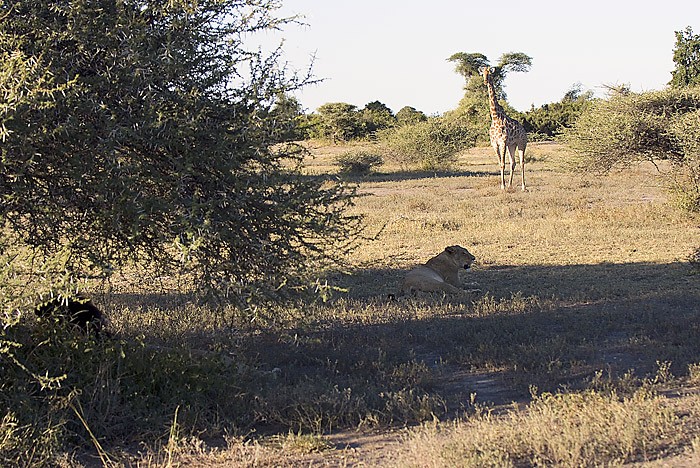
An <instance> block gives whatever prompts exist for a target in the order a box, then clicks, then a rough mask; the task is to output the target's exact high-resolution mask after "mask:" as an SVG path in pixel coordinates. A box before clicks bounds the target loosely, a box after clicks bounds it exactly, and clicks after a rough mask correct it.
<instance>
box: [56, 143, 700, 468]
mask: <svg viewBox="0 0 700 468" xmlns="http://www.w3.org/2000/svg"><path fill="white" fill-rule="evenodd" d="M309 146H310V150H311V154H312V157H309V158H308V159H307V161H306V164H305V167H306V169H305V171H306V173H307V174H308V176H309V177H338V175H337V166H335V164H334V161H335V159H334V158H335V156H336V155H337V154H338V153H339V152H342V151H344V150H346V149H347V148H343V147H333V146H325V145H321V144H310V145H309ZM567 151H568V150H567V149H566V148H565V147H563V146H561V145H559V144H555V143H542V144H531V145H530V147H529V149H528V160H527V162H526V171H527V172H526V182H527V185H528V189H529V190H528V191H527V192H524V193H523V192H521V191H520V190H519V189H517V190H509V191H507V192H505V193H504V192H502V191H501V190H500V189H499V186H498V167H497V164H496V158H495V155H494V154H493V153H492V150H491V148H487V147H478V148H474V149H472V150H470V151H468V152H466V153H464V154H461V155H460V157H459V159H458V162H457V164H456V165H455V167H454V169H453V170H451V171H448V172H444V173H432V172H430V173H428V172H425V173H423V172H413V171H406V170H405V169H404V168H402V167H398V166H392V165H391V164H387V165H384V166H381V167H379V168H377V169H376V170H375V171H374V172H372V173H370V174H368V175H364V176H344V177H346V178H347V179H348V181H349V182H351V183H355V184H357V186H358V193H359V196H358V198H357V199H356V204H355V206H354V207H353V208H352V210H353V211H354V213H355V214H357V215H361V216H363V217H364V221H363V222H364V224H365V238H364V239H363V240H362V241H360V245H359V246H358V248H357V249H356V250H354V251H353V253H351V254H350V255H348V256H347V258H346V260H345V263H344V264H343V265H339V266H337V267H333V268H329V269H328V270H327V271H326V273H325V276H324V281H323V284H324V285H325V284H327V287H326V288H321V291H320V294H319V295H320V296H323V297H324V298H325V299H326V300H325V301H321V300H318V301H317V302H315V303H312V304H309V303H297V304H296V305H290V306H285V307H284V308H280V309H277V310H275V311H274V313H271V314H269V315H265V314H262V313H261V314H260V315H251V316H250V317H248V318H247V319H246V318H242V317H240V316H235V317H234V316H232V317H228V318H227V317H222V316H220V315H216V316H215V315H210V314H209V313H208V312H207V309H206V308H202V307H199V306H197V305H194V304H192V303H189V302H187V300H186V298H185V299H183V298H181V297H180V298H179V297H178V296H177V294H175V295H173V297H172V298H171V299H167V300H166V299H163V298H162V297H160V298H158V299H155V298H154V299H149V296H148V295H144V294H141V293H139V292H133V293H130V294H126V293H121V294H105V295H103V296H101V297H99V300H100V301H101V303H102V304H105V307H106V309H107V310H108V311H109V312H110V313H111V315H110V318H111V325H112V328H113V330H114V331H115V333H116V335H117V336H119V337H120V338H121V339H122V340H125V342H131V343H133V342H140V343H146V344H147V345H142V346H143V347H142V349H143V350H144V351H136V352H144V356H147V359H150V360H151V361H149V362H152V363H154V364H155V365H158V362H156V361H157V360H158V359H161V360H162V362H164V363H166V364H167V362H168V360H170V361H172V360H182V362H186V363H190V364H187V366H185V367H186V368H187V369H189V370H185V369H183V370H182V375H183V379H192V381H193V382H194V383H193V385H192V387H190V388H191V391H192V393H193V394H195V395H201V396H200V397H198V398H197V399H210V400H211V399H218V402H217V403H216V405H211V404H204V403H197V402H196V401H195V402H190V403H188V404H189V405H190V410H191V409H192V408H208V409H207V411H202V412H200V413H198V414H190V415H189V416H188V415H187V414H186V413H187V411H186V410H187V408H186V407H185V406H186V405H185V404H184V403H183V407H182V408H179V410H180V413H177V412H175V414H173V415H172V417H171V419H170V420H169V423H166V424H163V422H162V421H155V420H154V424H155V426H156V429H154V430H156V431H157V430H161V431H162V434H163V435H162V440H163V442H162V443H161V444H160V445H159V446H160V449H158V448H157V447H156V448H153V447H150V448H144V447H139V446H138V444H136V445H133V444H132V445H131V446H129V447H122V448H120V449H119V450H117V449H109V448H103V449H101V450H97V452H99V453H101V454H102V459H101V460H100V459H99V458H97V457H96V456H94V457H92V456H87V455H85V456H76V457H73V458H71V457H70V456H69V457H67V458H66V463H67V464H68V463H74V464H75V463H83V464H86V465H91V464H97V465H102V464H104V465H106V466H120V465H125V466H201V467H218V466H251V467H252V466H255V467H263V466H269V467H272V466H387V467H409V466H416V467H419V466H420V467H443V466H455V467H457V466H459V467H485V466H493V467H508V466H512V467H519V466H557V467H559V466H561V467H587V466H622V465H625V466H645V467H657V466H688V467H689V466H696V465H697V464H698V463H700V392H699V390H700V289H699V288H698V280H699V279H700V276H698V275H700V264H698V258H697V249H698V247H700V220H699V219H698V218H697V217H693V216H689V215H688V214H687V213H684V212H681V211H679V210H678V209H677V208H675V207H674V206H673V205H672V204H671V203H669V202H668V200H667V192H666V191H665V189H664V187H663V182H662V179H661V178H660V177H659V175H658V171H657V169H656V168H655V167H654V166H652V165H649V166H647V165H638V166H635V167H633V168H632V169H630V170H627V171H624V172H619V173H611V174H608V175H594V174H586V175H581V174H580V173H576V172H572V171H571V170H570V169H569V165H568V160H569V156H568V152H567ZM660 169H661V170H663V169H664V168H663V166H662V167H661V168H660ZM517 170H518V171H519V170H520V168H519V167H518V169H517ZM518 176H519V174H517V173H516V180H517V177H518ZM454 244H460V245H462V246H464V247H466V248H468V249H469V250H470V252H471V253H473V254H474V255H475V256H476V259H477V260H476V263H475V264H474V266H473V267H472V269H471V270H470V271H468V272H463V277H462V279H463V281H464V282H478V283H479V285H480V286H479V287H480V288H481V292H480V293H478V294H464V295H463V296H460V297H443V296H436V295H433V296H421V297H416V298H406V299H400V300H397V301H389V300H388V299H387V296H388V294H390V293H394V292H396V290H397V288H398V287H399V285H400V281H401V278H402V276H403V275H404V274H405V272H406V271H407V270H408V269H410V268H411V267H412V266H414V265H415V264H418V263H423V262H425V261H426V260H427V259H429V258H430V257H432V256H434V255H436V254H437V253H439V252H440V251H442V250H443V249H444V248H445V247H446V246H448V245H454ZM133 304H141V305H139V306H134V305H133ZM246 320H248V321H250V320H253V321H255V323H254V324H251V323H250V322H248V325H246ZM154 349H155V350H160V351H161V354H163V355H166V356H168V357H155V356H157V354H158V353H157V352H154V351H153V350H154ZM145 350H148V351H145ZM175 350H177V352H176V351H175ZM178 362H179V361H178ZM192 368H196V369H197V372H199V374H197V375H200V377H197V376H196V375H195V376H192V375H191V369H192ZM195 374H196V372H195ZM222 380H223V381H225V382H226V383H222ZM231 381H235V383H234V384H231ZM177 388H179V387H177ZM188 398H189V397H188ZM164 401H165V400H164ZM168 401H169V400H168ZM188 401H189V400H188ZM198 404H199V405H200V406H197V405H198ZM195 413H196V412H195ZM170 414H172V411H171V413H170ZM178 418H179V419H178ZM186 418H190V419H191V418H195V419H197V418H199V419H200V420H205V421H206V424H203V426H205V427H206V428H207V430H203V431H201V432H200V433H198V434H181V433H179V432H178V430H179V425H180V423H181V422H184V421H185V420H186ZM232 420H233V422H232ZM158 424H160V426H159V425H158ZM195 425H196V424H195ZM199 425H200V426H202V424H201V421H200V424H199ZM158 427H160V428H161V429H158ZM236 428H238V429H236ZM88 440H89V438H88V439H86V444H87V441H88ZM71 460H72V461H71ZM98 460H100V461H98Z"/></svg>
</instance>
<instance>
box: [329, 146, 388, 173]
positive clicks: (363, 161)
mask: <svg viewBox="0 0 700 468" xmlns="http://www.w3.org/2000/svg"><path fill="white" fill-rule="evenodd" d="M335 162H336V163H337V164H338V165H339V166H340V170H341V172H345V173H350V174H367V173H368V172H369V171H370V170H371V169H372V168H373V167H376V166H380V165H382V163H384V159H383V158H382V155H381V154H379V153H376V152H373V151H367V150H352V151H346V152H344V153H341V154H339V155H337V156H336V157H335Z"/></svg>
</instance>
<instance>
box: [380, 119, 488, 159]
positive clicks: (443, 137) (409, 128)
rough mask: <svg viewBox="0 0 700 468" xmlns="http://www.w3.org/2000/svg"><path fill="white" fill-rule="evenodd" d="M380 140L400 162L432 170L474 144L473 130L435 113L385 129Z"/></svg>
mask: <svg viewBox="0 0 700 468" xmlns="http://www.w3.org/2000/svg"><path fill="white" fill-rule="evenodd" d="M383 141H384V144H385V145H386V147H387V149H388V151H389V155H390V157H391V158H392V159H393V160H395V161H396V162H398V163H399V164H401V165H406V166H418V167H420V168H421V169H423V170H427V171H435V170H442V169H447V168H449V167H450V166H451V165H452V164H453V163H454V161H455V160H456V158H457V154H459V152H460V151H462V150H464V149H467V148H470V147H472V146H474V143H475V141H476V132H475V131H474V130H473V129H472V128H471V127H470V126H468V125H465V124H464V123H462V122H461V121H460V120H458V119H445V118H439V117H436V118H432V119H429V120H427V121H424V122H416V123H414V124H409V125H404V126H401V127H397V128H395V129H392V130H390V131H387V132H385V133H384V134H383Z"/></svg>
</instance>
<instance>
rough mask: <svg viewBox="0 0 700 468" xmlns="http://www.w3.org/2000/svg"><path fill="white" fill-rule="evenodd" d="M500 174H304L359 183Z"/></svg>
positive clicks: (374, 172) (411, 172)
mask: <svg viewBox="0 0 700 468" xmlns="http://www.w3.org/2000/svg"><path fill="white" fill-rule="evenodd" d="M497 175H500V172H498V171H469V170H467V171H464V170H459V171H410V170H401V171H392V172H380V171H372V172H370V173H367V174H354V173H351V172H348V173H335V174H318V175H306V176H304V177H307V178H309V179H313V180H317V181H321V182H327V181H335V180H338V179H341V180H344V181H346V182H349V183H353V184H359V183H382V182H397V181H408V180H424V179H425V180H429V179H438V178H451V177H492V176H497Z"/></svg>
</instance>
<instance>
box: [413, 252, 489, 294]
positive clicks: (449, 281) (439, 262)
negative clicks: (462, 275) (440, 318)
mask: <svg viewBox="0 0 700 468" xmlns="http://www.w3.org/2000/svg"><path fill="white" fill-rule="evenodd" d="M474 258H475V257H474V255H472V254H471V253H469V251H468V250H467V249H465V248H464V247H460V246H459V245H453V246H450V247H447V248H445V250H444V251H443V252H441V253H440V254H439V255H436V256H435V257H433V258H431V259H430V260H428V261H427V262H426V263H425V264H424V265H420V266H418V267H416V268H414V269H413V270H411V271H409V272H408V274H407V275H406V278H405V279H404V281H403V284H402V285H401V294H402V295H406V294H411V293H414V292H416V291H425V292H446V293H450V294H458V293H461V292H464V290H463V289H462V284H461V283H460V281H459V273H458V272H459V270H460V269H462V268H463V269H465V270H468V269H469V268H470V267H471V265H472V263H473V262H474Z"/></svg>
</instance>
